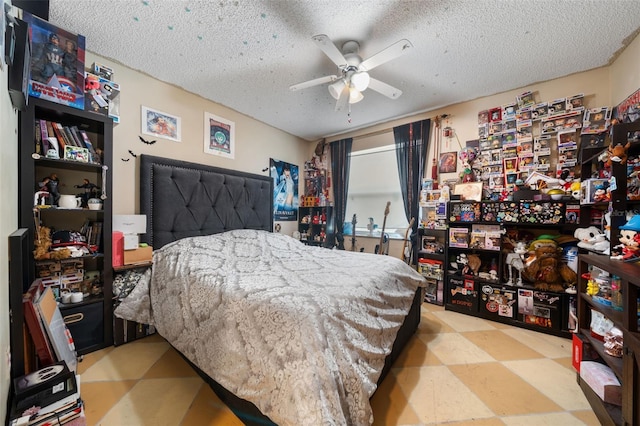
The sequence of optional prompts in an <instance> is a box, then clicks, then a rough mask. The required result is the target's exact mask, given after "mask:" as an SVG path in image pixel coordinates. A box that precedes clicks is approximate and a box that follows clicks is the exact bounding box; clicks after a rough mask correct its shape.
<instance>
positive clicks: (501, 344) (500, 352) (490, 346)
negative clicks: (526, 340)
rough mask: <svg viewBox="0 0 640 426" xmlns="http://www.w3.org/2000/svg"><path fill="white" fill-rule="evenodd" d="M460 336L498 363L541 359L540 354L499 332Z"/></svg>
mask: <svg viewBox="0 0 640 426" xmlns="http://www.w3.org/2000/svg"><path fill="white" fill-rule="evenodd" d="M460 334H462V336H463V337H465V338H466V339H468V340H469V341H471V342H473V343H474V344H475V345H476V346H477V347H479V348H480V349H482V350H483V351H485V352H487V353H488V354H489V355H491V356H492V357H493V358H495V359H496V360H498V361H504V360H514V359H532V358H542V355H540V353H538V352H536V351H534V350H533V349H531V348H530V347H529V346H526V345H523V344H522V343H520V342H518V341H517V340H515V339H513V338H511V337H509V336H508V335H506V334H505V333H503V332H502V331H501V330H485V331H467V332H464V333H460Z"/></svg>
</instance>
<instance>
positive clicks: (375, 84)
mask: <svg viewBox="0 0 640 426" xmlns="http://www.w3.org/2000/svg"><path fill="white" fill-rule="evenodd" d="M369 89H372V90H375V91H376V92H378V93H382V94H383V95H385V96H386V97H387V98H391V99H398V98H399V97H400V95H402V90H400V89H396V88H395V87H393V86H389V85H388V84H387V83H383V82H382V81H380V80H376V79H375V78H372V79H371V80H370V81H369Z"/></svg>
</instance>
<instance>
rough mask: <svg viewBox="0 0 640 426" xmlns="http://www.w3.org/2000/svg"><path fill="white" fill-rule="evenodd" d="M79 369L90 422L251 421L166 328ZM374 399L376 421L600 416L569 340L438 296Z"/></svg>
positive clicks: (534, 421) (532, 425) (492, 424)
mask: <svg viewBox="0 0 640 426" xmlns="http://www.w3.org/2000/svg"><path fill="white" fill-rule="evenodd" d="M78 371H79V373H80V374H81V377H82V388H81V391H82V398H83V399H84V402H85V410H86V416H87V424H89V425H101V426H129V425H131V426H147V425H153V426H163V425H166V426H177V425H180V426H191V425H193V426H205V425H231V426H233V425H242V422H240V420H238V418H237V417H235V416H234V415H233V413H232V412H231V411H230V410H229V409H228V408H227V407H226V406H225V405H224V404H223V403H222V402H221V401H220V400H219V399H218V398H217V397H216V395H215V394H214V393H213V391H212V390H211V389H210V388H209V386H208V385H206V384H205V383H204V382H203V381H202V380H201V379H200V377H199V376H198V375H197V374H196V373H195V372H194V371H193V370H192V369H191V367H190V366H189V365H188V364H187V363H186V362H185V361H184V360H183V359H182V358H181V357H180V356H179V355H178V354H177V353H176V352H175V351H174V350H173V349H172V348H171V347H170V346H169V345H168V344H167V343H166V342H165V341H164V340H163V339H162V338H161V337H159V336H158V335H153V336H149V337H147V338H144V339H141V340H138V341H134V342H131V343H128V344H125V345H122V346H118V347H116V348H114V347H111V348H107V349H104V350H101V351H98V352H94V353H92V354H89V355H86V356H85V357H84V360H83V361H82V362H81V363H80V364H79V368H78ZM371 402H372V406H373V411H374V416H375V421H374V425H376V426H388V425H398V426H400V425H406V426H418V425H420V426H422V425H440V424H447V425H469V424H473V425H477V426H498V425H507V426H512V425H513V426H515V425H518V426H540V425H563V426H570V425H594V426H595V425H599V424H600V423H599V422H598V420H597V418H596V416H595V415H594V413H593V411H592V410H591V408H590V406H589V404H588V402H587V401H586V399H585V397H584V395H583V394H582V391H581V390H580V388H579V387H578V385H577V383H576V375H575V371H574V370H573V367H572V366H571V341H570V340H568V339H563V338H559V337H555V336H549V335H546V334H542V333H536V332H533V331H529V330H524V329H520V328H515V327H510V326H507V325H504V324H500V323H495V322H491V321H486V320H482V319H479V318H475V317H471V316H468V315H462V314H458V313H455V312H451V311H445V310H444V309H443V308H442V307H439V306H435V305H430V304H423V306H422V321H421V324H420V327H419V329H418V332H417V333H416V335H415V336H414V338H413V339H412V340H411V342H410V343H409V346H408V347H407V348H406V349H405V351H404V352H403V354H402V356H401V357H400V359H399V360H398V361H397V362H396V364H395V366H394V368H393V369H392V372H391V374H390V375H389V376H387V378H386V379H385V380H384V382H383V383H382V384H381V386H380V388H379V389H378V391H377V392H376V394H375V395H374V396H373V398H372V401H371Z"/></svg>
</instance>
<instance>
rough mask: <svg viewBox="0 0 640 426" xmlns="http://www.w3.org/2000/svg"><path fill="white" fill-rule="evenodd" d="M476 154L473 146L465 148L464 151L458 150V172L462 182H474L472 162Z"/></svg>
mask: <svg viewBox="0 0 640 426" xmlns="http://www.w3.org/2000/svg"><path fill="white" fill-rule="evenodd" d="M477 155H478V151H477V150H476V149H475V148H467V149H465V150H464V151H460V153H459V154H458V158H459V159H460V161H461V162H462V173H460V180H461V181H462V183H467V182H475V181H476V176H475V173H474V171H473V162H474V161H475V159H476V157H477Z"/></svg>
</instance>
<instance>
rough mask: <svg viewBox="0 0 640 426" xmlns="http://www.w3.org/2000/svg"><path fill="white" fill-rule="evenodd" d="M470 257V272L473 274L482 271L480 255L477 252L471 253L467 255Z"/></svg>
mask: <svg viewBox="0 0 640 426" xmlns="http://www.w3.org/2000/svg"><path fill="white" fill-rule="evenodd" d="M467 259H468V261H469V262H468V264H467V266H468V267H469V271H468V272H467V273H469V272H472V273H473V275H478V272H480V265H482V261H481V260H480V256H478V255H477V254H470V255H469V256H467Z"/></svg>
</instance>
